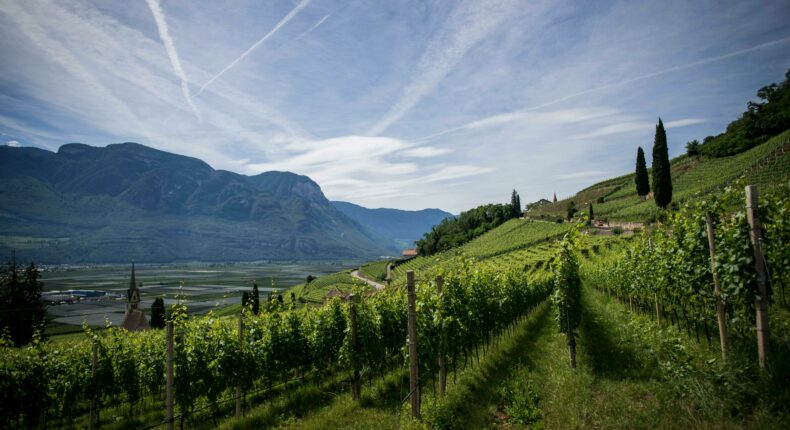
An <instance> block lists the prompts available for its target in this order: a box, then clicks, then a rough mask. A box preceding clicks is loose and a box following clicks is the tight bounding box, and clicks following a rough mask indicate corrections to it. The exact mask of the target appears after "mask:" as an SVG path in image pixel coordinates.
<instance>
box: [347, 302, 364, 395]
mask: <svg viewBox="0 0 790 430" xmlns="http://www.w3.org/2000/svg"><path fill="white" fill-rule="evenodd" d="M349 300H350V302H351V306H350V307H349V316H350V317H351V350H352V351H353V354H354V355H357V354H358V353H359V345H357V342H358V339H357V303H356V295H354V294H351V295H350V296H349ZM354 362H355V363H356V357H355V361H354ZM361 386H362V384H361V383H360V381H359V368H358V367H357V365H356V364H354V378H353V380H352V381H351V397H353V398H354V400H359V398H360V397H361V395H362V393H361Z"/></svg>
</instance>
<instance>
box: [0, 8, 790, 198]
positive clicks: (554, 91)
mask: <svg viewBox="0 0 790 430" xmlns="http://www.w3.org/2000/svg"><path fill="white" fill-rule="evenodd" d="M789 22H790V3H788V2H787V1H786V0H779V1H740V0H739V1H728V0H727V1H725V0H720V1H672V0H668V1H660V2H656V1H623V2H618V1H595V2H587V1H575V2H566V1H548V2H547V1H513V0H494V1H484V0H460V1H449V0H442V1H435V2H429V1H425V0H414V1H409V0H402V1H401V0H393V1H373V0H360V1H354V0H340V1H330V0H267V1H259V0H250V1H247V0H233V1H223V2H217V1H207V2H200V1H195V0H128V1H112V0H60V1H47V0H25V1H18V0H0V58H1V59H0V139H2V141H0V144H5V145H9V146H35V147H40V148H44V149H49V150H52V151H56V150H57V149H58V147H60V146H61V145H63V144H65V143H70V142H81V143H86V144H89V145H94V146H104V145H107V144H110V143H118V142H127V141H132V142H139V143H142V144H144V145H148V146H151V147H154V148H158V149H161V150H164V151H169V152H174V153H178V154H184V155H189V156H192V157H197V158H200V159H202V160H204V161H206V162H207V163H209V164H210V165H211V166H212V167H214V168H216V169H224V170H229V171H233V172H237V173H242V174H246V175H256V174H259V173H261V172H264V171H269V170H287V171H291V172H295V173H299V174H303V175H307V176H309V177H311V178H312V179H314V180H315V181H316V182H318V184H319V185H320V186H321V188H322V190H323V191H324V193H325V194H326V195H327V197H328V198H330V199H332V200H344V201H350V202H353V203H357V204H361V205H363V206H367V207H394V208H401V209H422V208H429V207H430V208H441V209H444V210H448V211H450V212H453V213H458V212H460V211H462V210H465V209H469V208H472V207H475V206H477V205H480V204H485V203H505V202H509V200H510V193H511V191H512V190H513V189H516V190H517V191H518V192H519V194H520V196H521V201H522V202H524V203H527V202H531V201H535V200H538V199H540V198H549V199H550V198H551V197H552V195H553V193H555V192H556V193H557V196H558V198H563V197H566V196H570V195H572V194H573V193H575V192H576V191H578V190H579V189H581V188H584V187H586V186H588V185H590V184H592V183H594V182H596V181H600V180H603V179H606V178H609V177H613V176H619V175H622V174H625V173H629V172H631V171H632V170H633V168H634V163H635V158H636V150H637V147H638V146H642V147H643V148H644V149H645V152H646V153H647V154H648V155H649V154H650V148H651V146H652V142H653V135H654V132H655V124H656V122H657V121H658V118H659V117H661V118H662V119H663V121H664V124H665V125H666V127H667V136H668V141H669V151H670V156H676V155H680V154H682V153H683V152H684V150H685V144H686V142H688V141H689V140H692V139H700V140H701V139H702V138H704V137H705V136H708V135H715V134H718V133H720V132H722V131H723V130H724V129H725V127H726V125H727V124H728V123H729V122H730V121H732V120H733V119H735V118H737V117H738V116H739V115H740V113H741V112H743V111H744V109H745V107H746V103H747V102H748V101H749V100H753V99H754V97H755V93H756V91H757V89H758V88H760V87H762V86H764V85H766V84H769V83H772V82H780V81H781V80H782V79H783V77H784V74H785V72H786V71H787V70H788V68H790V25H788V23H789ZM648 158H649V156H648ZM648 163H650V160H648Z"/></svg>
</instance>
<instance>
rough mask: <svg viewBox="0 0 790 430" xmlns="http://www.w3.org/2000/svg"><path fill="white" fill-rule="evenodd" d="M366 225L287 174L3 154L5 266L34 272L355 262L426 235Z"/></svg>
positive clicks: (29, 151)
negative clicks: (14, 262) (15, 264)
mask: <svg viewBox="0 0 790 430" xmlns="http://www.w3.org/2000/svg"><path fill="white" fill-rule="evenodd" d="M338 206H340V207H342V208H345V207H346V204H338ZM358 208H360V209H364V208H361V207H358ZM362 212H364V211H362ZM405 214H408V212H405ZM355 218H356V219H355ZM418 218H419V217H418ZM360 221H363V222H360ZM364 222H368V223H370V222H371V218H370V217H361V218H360V217H355V216H349V214H348V213H347V211H346V210H345V209H342V210H341V209H338V207H336V204H333V203H332V202H330V201H329V200H328V199H327V198H326V197H325V196H324V194H323V192H322V191H321V188H320V187H319V185H318V184H316V183H315V182H314V181H313V180H311V179H310V178H308V177H307V176H301V175H297V174H294V173H290V172H265V173H261V174H259V175H255V176H246V175H241V174H237V173H232V172H228V171H224V170H215V169H213V168H212V167H211V166H209V165H208V164H207V163H205V162H203V161H201V160H198V159H196V158H191V157H186V156H182V155H176V154H172V153H168V152H164V151H160V150H157V149H153V148H150V147H147V146H144V145H140V144H137V143H130V142H127V143H120V144H111V145H107V146H105V147H93V146H89V145H84V144H79V143H71V144H66V145H63V146H61V147H60V149H59V150H58V151H57V152H51V151H46V150H42V149H38V148H32V147H21V148H20V147H8V146H4V147H0V255H2V256H8V255H10V253H11V252H12V251H16V253H17V255H18V256H19V257H20V258H23V259H26V260H35V261H36V262H42V263H120V262H128V261H130V260H133V259H134V260H136V261H139V262H173V261H245V260H246V261H251V260H299V259H357V258H371V257H378V256H382V255H393V254H395V253H397V252H398V251H399V248H400V247H401V245H402V242H400V241H396V240H393V239H392V235H394V236H397V237H398V238H402V239H403V240H407V241H408V240H411V239H412V238H415V237H414V236H415V235H416V234H417V233H418V231H417V230H419V229H424V231H427V230H429V229H430V226H427V228H426V224H424V223H423V224H420V227H418V228H417V227H415V228H416V230H415V229H413V228H411V224H410V222H405V223H401V224H397V225H399V226H401V227H397V228H395V227H393V228H389V229H388V228H381V223H380V222H372V224H370V227H366V226H365V225H363V224H364ZM437 222H438V221H437ZM393 225H396V224H393ZM399 229H404V230H403V231H404V233H403V234H401V233H399V231H400V230H399ZM420 235H421V234H420ZM417 237H419V236H417ZM399 240H400V239H399Z"/></svg>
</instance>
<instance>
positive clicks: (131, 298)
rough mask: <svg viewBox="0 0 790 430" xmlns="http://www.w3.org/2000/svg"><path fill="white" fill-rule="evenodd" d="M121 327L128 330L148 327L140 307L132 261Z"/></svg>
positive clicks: (138, 291)
mask: <svg viewBox="0 0 790 430" xmlns="http://www.w3.org/2000/svg"><path fill="white" fill-rule="evenodd" d="M121 327H123V328H125V329H126V330H129V331H138V330H145V329H147V328H149V326H148V321H147V320H146V319H145V315H144V314H143V311H142V310H141V309H140V289H139V288H137V280H136V279H135V276H134V263H132V276H131V279H129V289H128V290H126V313H125V314H124V316H123V323H122V324H121Z"/></svg>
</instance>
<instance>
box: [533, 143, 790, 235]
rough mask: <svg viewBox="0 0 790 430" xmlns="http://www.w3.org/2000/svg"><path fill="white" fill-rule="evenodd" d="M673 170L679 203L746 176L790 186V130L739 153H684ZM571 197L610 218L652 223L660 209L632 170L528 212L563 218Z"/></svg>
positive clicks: (750, 179)
mask: <svg viewBox="0 0 790 430" xmlns="http://www.w3.org/2000/svg"><path fill="white" fill-rule="evenodd" d="M634 154H636V152H634ZM634 157H636V155H634ZM671 171H672V186H673V192H672V200H673V204H675V205H679V204H682V203H683V202H685V201H687V200H689V199H691V198H693V197H694V196H696V195H698V194H706V193H710V192H714V191H717V190H721V189H722V188H724V187H725V186H726V185H728V184H730V183H732V182H733V181H734V180H736V179H738V178H740V177H741V176H745V177H746V180H747V182H748V183H752V184H755V185H758V186H760V187H761V188H763V189H765V188H774V187H777V186H786V185H787V183H788V181H790V131H785V132H784V133H782V134H779V135H778V136H775V137H773V138H772V139H770V140H768V141H767V142H766V143H764V144H762V145H759V146H757V147H754V148H752V149H749V150H747V151H745V152H742V153H740V154H737V155H732V156H728V157H721V158H712V157H706V156H701V157H700V158H694V157H689V156H686V155H684V156H681V157H678V158H675V159H673V160H672V161H671ZM571 201H573V202H574V203H575V204H576V207H577V208H578V209H579V210H581V211H582V213H586V208H587V207H588V206H589V205H590V203H592V204H593V209H594V212H595V216H596V218H598V219H607V220H611V221H637V222H643V221H652V220H655V216H656V213H657V212H658V209H657V208H656V205H655V203H654V202H653V200H652V198H650V197H648V198H647V200H644V201H643V200H641V199H640V198H639V196H637V195H636V185H635V183H634V175H633V174H627V175H624V176H620V177H617V178H613V179H609V180H606V181H603V182H599V183H597V184H594V185H591V186H589V187H587V188H585V189H583V190H581V191H579V192H578V193H576V194H575V195H573V196H571V197H568V198H566V199H563V200H560V201H558V202H557V203H552V204H547V205H544V206H541V207H539V208H535V209H533V210H531V211H529V212H528V216H530V217H533V218H545V219H555V218H558V217H559V218H561V217H564V216H565V215H566V208H567V206H568V203H570V202H571Z"/></svg>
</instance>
